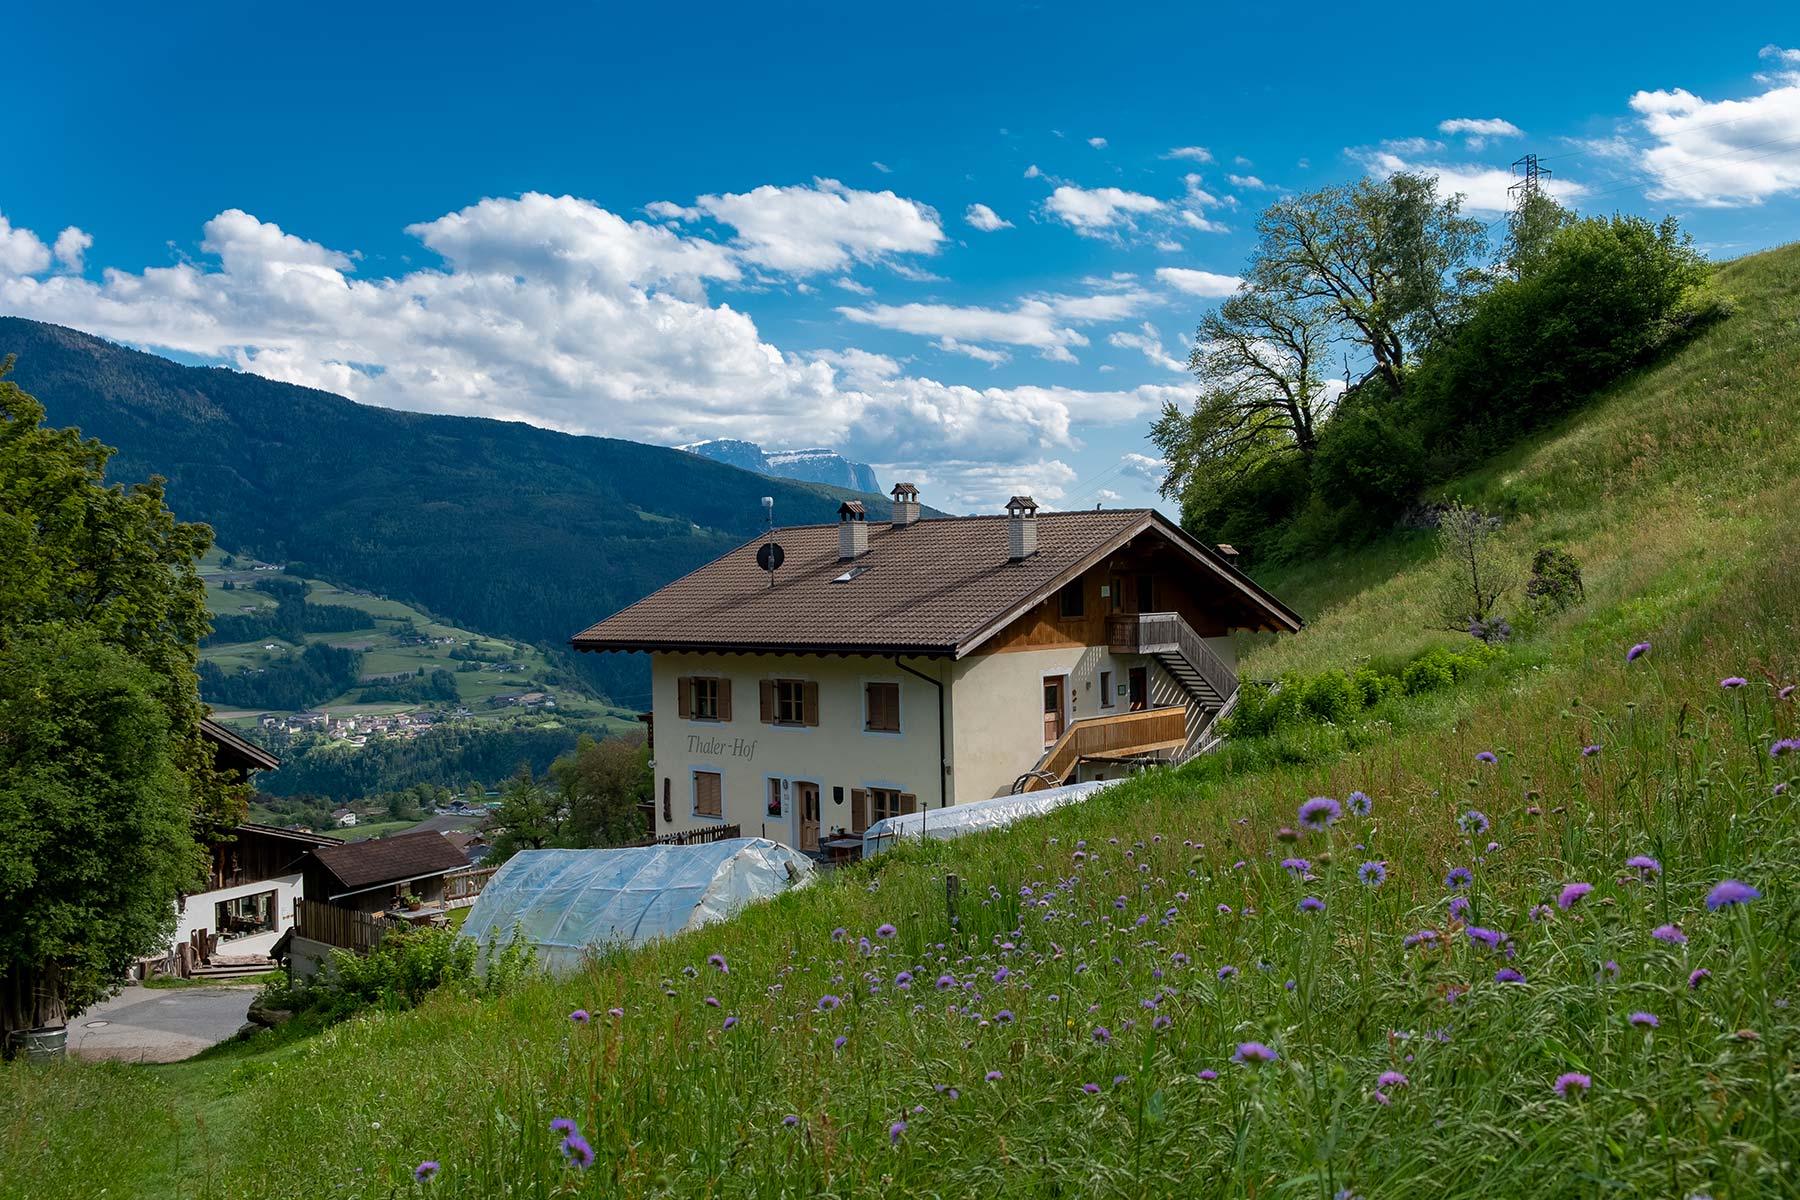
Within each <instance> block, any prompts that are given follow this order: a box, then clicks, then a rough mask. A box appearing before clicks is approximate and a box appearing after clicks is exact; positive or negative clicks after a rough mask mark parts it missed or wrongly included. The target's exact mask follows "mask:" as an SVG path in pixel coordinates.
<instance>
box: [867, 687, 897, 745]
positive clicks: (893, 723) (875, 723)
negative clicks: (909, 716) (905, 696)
mask: <svg viewBox="0 0 1800 1200" xmlns="http://www.w3.org/2000/svg"><path fill="white" fill-rule="evenodd" d="M863 728H864V729H866V730H869V731H871V732H875V733H899V732H900V685H899V684H897V683H867V684H864V685H863Z"/></svg>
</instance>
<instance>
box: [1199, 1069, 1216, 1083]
mask: <svg viewBox="0 0 1800 1200" xmlns="http://www.w3.org/2000/svg"><path fill="white" fill-rule="evenodd" d="M1218 1077H1219V1073H1218V1072H1217V1071H1214V1070H1211V1069H1210V1068H1209V1069H1207V1070H1205V1071H1202V1072H1200V1074H1199V1076H1198V1078H1200V1079H1204V1080H1206V1082H1208V1083H1211V1082H1212V1081H1213V1080H1215V1079H1217V1078H1218Z"/></svg>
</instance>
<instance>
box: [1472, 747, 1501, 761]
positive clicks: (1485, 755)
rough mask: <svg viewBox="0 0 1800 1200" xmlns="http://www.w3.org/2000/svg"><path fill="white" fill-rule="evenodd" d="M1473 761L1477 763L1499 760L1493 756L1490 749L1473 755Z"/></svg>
mask: <svg viewBox="0 0 1800 1200" xmlns="http://www.w3.org/2000/svg"><path fill="white" fill-rule="evenodd" d="M1475 761H1476V762H1478V763H1497V762H1499V761H1500V760H1499V759H1498V758H1496V757H1495V756H1494V752H1493V751H1492V750H1483V751H1482V752H1481V753H1479V754H1477V755H1476V756H1475Z"/></svg>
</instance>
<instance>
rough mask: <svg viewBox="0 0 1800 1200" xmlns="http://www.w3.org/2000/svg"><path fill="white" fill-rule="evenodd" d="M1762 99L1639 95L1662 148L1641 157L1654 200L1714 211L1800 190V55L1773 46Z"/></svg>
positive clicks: (1635, 100)
mask: <svg viewBox="0 0 1800 1200" xmlns="http://www.w3.org/2000/svg"><path fill="white" fill-rule="evenodd" d="M1762 58H1763V59H1764V60H1765V61H1767V62H1769V63H1771V64H1773V69H1772V70H1770V71H1766V72H1764V73H1762V74H1760V75H1758V76H1757V80H1758V82H1759V83H1761V84H1762V85H1763V87H1764V89H1765V90H1764V91H1762V92H1761V93H1759V94H1757V95H1754V96H1750V97H1748V98H1745V99H1742V100H1716V101H1715V100H1706V99H1703V98H1702V97H1700V96H1696V95H1694V94H1693V93H1692V92H1689V91H1687V90H1686V89H1683V88H1676V89H1673V90H1670V91H1647V92H1638V93H1637V94H1636V95H1634V96H1632V97H1631V101H1630V105H1631V109H1632V111H1633V112H1635V113H1637V114H1638V116H1639V119H1640V121H1641V122H1642V125H1643V128H1644V131H1645V132H1646V133H1648V134H1649V135H1650V137H1651V138H1652V139H1653V140H1654V142H1655V144H1654V145H1651V146H1648V147H1646V148H1642V149H1640V150H1638V151H1637V159H1636V162H1637V166H1638V167H1639V168H1640V169H1641V170H1643V171H1644V172H1645V173H1646V174H1648V175H1649V176H1650V177H1651V179H1652V180H1653V183H1652V184H1651V186H1650V188H1649V189H1648V191H1647V193H1646V194H1647V195H1648V196H1649V197H1650V199H1652V200H1681V201H1686V202H1689V203H1694V204H1700V205H1704V206H1707V207H1715V208H1730V207H1737V206H1742V205H1753V204H1761V203H1762V202H1763V201H1765V200H1767V199H1769V198H1771V197H1773V196H1781V195H1788V194H1791V193H1795V192H1800V142H1797V141H1796V140H1795V138H1794V133H1795V130H1800V51H1797V50H1789V49H1783V48H1782V47H1779V46H1773V45H1771V46H1765V47H1763V49H1762Z"/></svg>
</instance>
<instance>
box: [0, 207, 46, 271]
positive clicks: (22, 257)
mask: <svg viewBox="0 0 1800 1200" xmlns="http://www.w3.org/2000/svg"><path fill="white" fill-rule="evenodd" d="M49 269H50V247H48V246H46V245H44V241H43V239H42V238H40V237H38V235H37V234H35V233H33V232H32V231H31V230H29V229H20V228H17V227H15V226H14V225H13V224H12V223H11V222H10V221H8V220H7V219H6V214H4V213H0V279H4V278H5V277H6V276H8V275H36V274H37V273H38V272H39V271H47V270H49Z"/></svg>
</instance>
